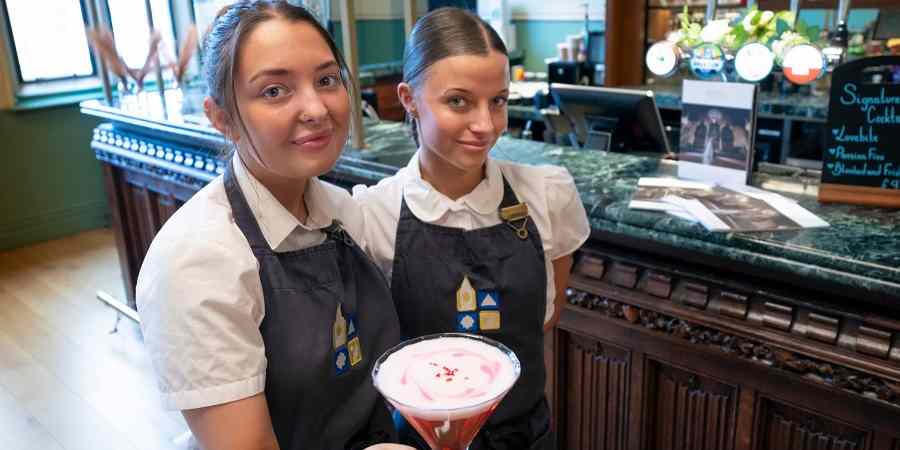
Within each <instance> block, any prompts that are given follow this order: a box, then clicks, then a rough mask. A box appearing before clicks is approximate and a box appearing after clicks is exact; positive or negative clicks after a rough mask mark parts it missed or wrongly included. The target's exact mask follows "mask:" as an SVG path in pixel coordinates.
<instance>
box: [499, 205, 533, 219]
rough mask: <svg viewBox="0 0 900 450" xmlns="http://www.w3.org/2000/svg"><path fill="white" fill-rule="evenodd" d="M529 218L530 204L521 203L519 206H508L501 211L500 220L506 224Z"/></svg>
mask: <svg viewBox="0 0 900 450" xmlns="http://www.w3.org/2000/svg"><path fill="white" fill-rule="evenodd" d="M526 217H528V203H519V204H518V205H513V206H507V207H506V208H503V209H501V210H500V218H501V219H503V221H504V222H511V221H514V220H521V219H524V218H526Z"/></svg>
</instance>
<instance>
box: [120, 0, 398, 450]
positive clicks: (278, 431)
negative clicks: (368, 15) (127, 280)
mask: <svg viewBox="0 0 900 450" xmlns="http://www.w3.org/2000/svg"><path fill="white" fill-rule="evenodd" d="M204 50H205V52H204V56H205V60H204V63H203V66H204V74H205V78H206V82H207V85H208V87H209V97H208V98H207V99H206V101H205V103H204V107H205V110H206V115H207V117H208V118H209V119H210V121H211V122H212V124H213V126H214V127H215V128H216V129H217V130H219V131H220V132H221V133H222V134H223V135H224V136H226V137H227V138H228V139H229V141H231V142H232V143H233V147H234V156H233V157H232V158H231V161H230V163H229V165H228V167H227V170H226V172H225V174H224V176H222V177H219V178H216V179H215V180H213V181H212V182H211V183H210V184H209V185H208V186H206V187H205V188H203V189H202V190H201V191H200V192H198V193H197V194H196V195H194V197H192V198H191V199H190V200H189V201H188V202H187V203H186V204H185V205H184V206H182V207H181V208H180V209H179V210H178V211H177V212H176V213H175V214H174V215H173V216H172V217H171V218H170V219H169V221H168V222H167V223H166V224H165V226H164V227H163V228H162V230H160V232H159V233H158V235H157V236H156V238H155V239H154V241H153V244H152V245H151V246H150V250H149V252H148V254H147V256H146V259H145V260H144V265H143V267H142V268H141V272H140V276H139V279H138V284H137V303H138V310H139V312H140V315H141V319H142V323H141V326H142V330H143V333H144V338H145V343H146V345H147V347H148V349H149V354H150V357H151V359H152V362H153V365H154V368H155V370H156V372H157V375H158V379H159V386H160V389H161V390H162V394H163V402H164V405H165V406H166V407H168V408H171V409H177V410H181V411H182V413H183V415H184V417H185V418H186V420H187V423H188V425H189V426H190V429H191V431H192V432H193V434H194V436H195V437H196V439H197V440H198V441H199V443H200V444H201V446H202V447H203V448H204V449H207V450H225V449H241V450H248V449H249V450H261V449H281V450H299V449H328V450H332V449H348V448H349V449H362V448H366V447H369V446H371V445H374V444H378V443H380V442H389V441H391V440H392V439H393V438H392V436H393V434H394V433H393V423H392V422H391V419H390V415H389V412H388V410H387V408H386V405H385V404H384V402H383V400H382V399H381V398H380V396H379V395H378V394H377V392H376V391H375V389H374V387H373V385H372V381H371V378H370V376H371V375H370V374H371V369H372V365H373V364H374V361H375V360H376V359H377V358H378V356H380V355H381V354H382V353H383V352H384V351H385V350H387V349H388V348H390V347H391V346H393V345H395V344H396V343H398V342H399V331H398V322H397V315H396V312H395V310H394V307H393V305H392V303H391V297H390V291H389V288H388V286H387V283H386V282H385V280H384V277H383V275H382V274H381V273H379V269H378V267H377V266H376V265H374V264H373V262H372V261H371V260H370V259H369V257H368V256H367V255H366V253H365V252H364V250H363V249H364V248H365V241H364V240H363V239H362V238H363V236H362V228H363V217H362V215H361V214H360V213H359V212H358V207H357V206H356V204H355V202H354V201H353V199H352V198H351V197H350V196H349V194H348V193H347V192H346V191H344V190H342V189H340V188H338V187H336V186H332V185H329V184H327V183H325V182H323V181H320V180H318V179H317V178H316V177H317V176H319V175H322V174H324V173H326V172H327V171H329V170H330V169H331V167H332V166H333V165H334V164H335V162H336V161H337V159H338V157H339V155H340V152H341V150H342V149H343V146H344V143H345V142H346V140H347V135H348V123H349V111H350V104H349V95H348V92H347V90H348V86H349V85H350V83H348V78H349V76H350V74H348V73H347V70H346V66H345V65H344V62H343V60H342V58H341V55H340V54H339V53H338V51H337V49H336V47H335V45H334V43H333V42H332V41H331V38H330V37H329V36H328V33H327V32H325V30H324V29H322V27H321V26H320V25H319V23H318V22H317V21H316V19H315V18H314V17H313V16H312V15H311V14H309V13H308V12H307V11H306V10H305V9H303V8H302V7H298V6H292V5H290V4H289V3H287V2H285V1H262V0H258V1H238V2H236V3H234V4H232V5H230V6H228V7H226V8H225V9H223V10H222V11H221V12H220V14H219V16H218V17H217V18H216V20H215V22H214V23H213V25H212V27H211V29H210V31H209V32H208V34H207V37H206V39H205V41H204ZM376 447H377V448H393V447H397V448H400V447H402V446H390V445H388V446H385V445H379V446H376Z"/></svg>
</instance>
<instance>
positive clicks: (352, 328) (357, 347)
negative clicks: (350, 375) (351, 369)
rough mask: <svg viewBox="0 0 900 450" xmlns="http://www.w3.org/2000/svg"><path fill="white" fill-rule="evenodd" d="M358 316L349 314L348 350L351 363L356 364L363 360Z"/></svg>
mask: <svg viewBox="0 0 900 450" xmlns="http://www.w3.org/2000/svg"><path fill="white" fill-rule="evenodd" d="M356 324H357V321H356V316H355V315H353V314H347V339H348V341H347V352H348V353H349V355H350V365H351V366H355V365H357V364H359V362H360V361H362V358H363V356H362V344H360V342H359V329H358V328H357V325H356Z"/></svg>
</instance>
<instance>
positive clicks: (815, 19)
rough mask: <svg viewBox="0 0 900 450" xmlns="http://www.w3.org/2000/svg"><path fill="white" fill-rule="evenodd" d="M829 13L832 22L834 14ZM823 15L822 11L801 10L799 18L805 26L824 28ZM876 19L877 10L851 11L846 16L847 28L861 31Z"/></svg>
mask: <svg viewBox="0 0 900 450" xmlns="http://www.w3.org/2000/svg"><path fill="white" fill-rule="evenodd" d="M830 12H831V17H832V20H833V17H834V13H835V12H834V11H830ZM825 13H826V11H825V10H824V9H801V10H800V18H801V19H803V21H804V22H806V23H807V25H812V26H817V27H819V28H826V23H825ZM877 18H878V10H877V9H851V10H850V13H849V14H847V28H848V29H849V30H850V31H863V30H864V29H865V28H866V26H867V25H869V24H870V23H872V22H874V21H875V19H877ZM827 28H831V22H828V24H827Z"/></svg>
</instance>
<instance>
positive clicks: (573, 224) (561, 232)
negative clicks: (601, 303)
mask: <svg viewBox="0 0 900 450" xmlns="http://www.w3.org/2000/svg"><path fill="white" fill-rule="evenodd" d="M501 174H502V177H501ZM503 177H505V178H506V180H507V182H508V183H509V184H510V186H511V187H512V189H513V190H514V191H515V192H516V195H517V196H518V197H519V201H522V202H525V203H527V204H528V211H529V213H530V215H531V217H532V219H533V220H534V223H535V225H536V226H537V229H538V232H539V233H540V235H541V242H542V244H543V247H544V255H545V257H546V258H545V260H546V264H545V265H546V269H547V306H546V312H545V317H544V320H545V322H546V321H547V320H549V319H550V318H551V317H553V312H554V305H553V299H554V297H555V296H556V286H555V285H554V279H553V264H552V262H553V260H555V259H558V258H561V257H563V256H567V255H570V254H572V253H573V252H574V251H575V250H577V249H578V248H579V247H581V245H582V244H584V242H585V241H587V238H588V236H589V235H590V231H591V229H590V225H589V224H588V220H587V214H586V212H585V210H584V205H583V204H582V202H581V197H580V196H579V195H578V191H577V190H576V188H575V183H574V180H573V179H572V176H571V175H570V174H569V172H568V170H566V169H565V168H563V167H557V166H550V165H541V166H531V165H524V164H516V163H511V162H508V161H502V160H497V159H493V158H488V160H487V165H486V167H485V178H484V179H483V180H482V181H481V183H479V184H478V186H476V187H475V189H474V190H472V192H470V193H468V194H466V195H464V196H463V197H460V198H459V199H457V200H451V199H450V198H448V197H447V196H445V195H443V194H441V193H440V192H438V191H437V190H436V189H434V188H433V187H432V186H431V184H429V183H428V182H427V181H425V180H424V179H422V173H421V171H420V169H419V157H418V153H416V154H415V155H414V156H413V157H412V159H410V161H409V164H407V166H406V167H404V168H402V169H400V171H399V172H397V174H395V175H394V176H392V177H390V178H386V179H384V180H382V181H381V182H379V183H378V184H377V185H375V186H371V187H366V186H356V187H354V188H353V196H354V198H355V199H357V200H358V201H359V203H360V205H361V206H362V208H363V211H364V213H365V223H366V227H365V241H366V243H367V245H368V250H369V253H370V254H371V255H372V257H373V258H374V259H375V262H376V263H377V264H378V265H379V267H381V268H382V270H383V271H384V272H385V274H386V275H387V276H388V279H390V278H391V272H392V271H393V263H394V244H395V242H396V236H397V224H398V222H399V219H400V207H401V203H402V200H403V199H404V198H405V199H406V204H407V206H408V207H409V209H410V211H411V212H412V213H413V214H415V216H416V217H417V218H418V219H419V220H421V221H423V222H426V223H431V224H435V225H441V226H447V227H454V228H462V229H465V230H473V229H478V228H484V227H489V226H494V225H497V224H499V223H502V221H501V219H500V215H499V212H498V208H499V206H500V202H501V201H502V200H503Z"/></svg>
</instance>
